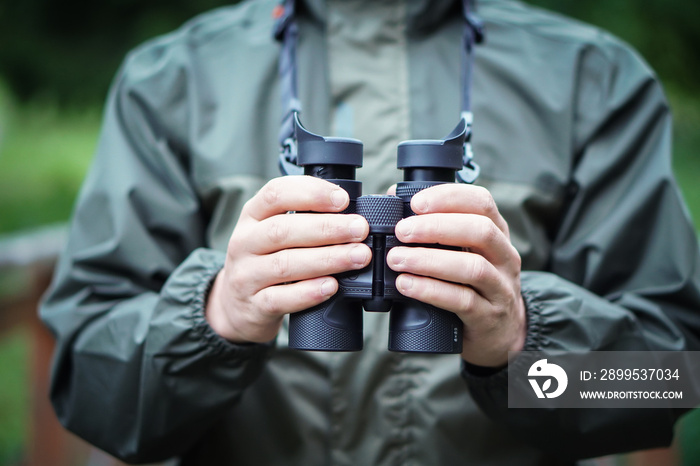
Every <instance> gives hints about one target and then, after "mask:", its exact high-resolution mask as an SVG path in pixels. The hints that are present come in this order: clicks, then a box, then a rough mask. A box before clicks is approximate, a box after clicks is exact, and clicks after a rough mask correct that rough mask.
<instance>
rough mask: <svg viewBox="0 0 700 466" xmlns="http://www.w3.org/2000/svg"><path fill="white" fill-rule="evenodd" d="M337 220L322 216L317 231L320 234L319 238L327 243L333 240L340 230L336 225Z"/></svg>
mask: <svg viewBox="0 0 700 466" xmlns="http://www.w3.org/2000/svg"><path fill="white" fill-rule="evenodd" d="M337 220H338V219H337V218H335V217H334V216H333V215H324V216H323V220H322V221H321V224H320V225H319V231H320V234H321V237H322V238H323V239H324V240H326V241H328V240H331V239H333V238H335V237H336V236H337V235H338V231H339V230H340V228H339V226H338V223H337Z"/></svg>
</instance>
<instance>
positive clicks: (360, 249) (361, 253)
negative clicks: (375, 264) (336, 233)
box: [350, 245, 369, 265]
mask: <svg viewBox="0 0 700 466" xmlns="http://www.w3.org/2000/svg"><path fill="white" fill-rule="evenodd" d="M368 254H369V251H367V248H366V247H364V246H359V245H358V246H355V247H354V248H352V250H351V251H350V260H351V261H352V262H353V264H356V265H365V263H367V259H368Z"/></svg>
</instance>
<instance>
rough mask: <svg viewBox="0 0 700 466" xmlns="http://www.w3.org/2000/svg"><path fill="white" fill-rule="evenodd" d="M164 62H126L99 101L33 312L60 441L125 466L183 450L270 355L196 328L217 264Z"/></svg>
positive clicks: (162, 51) (171, 68)
mask: <svg viewBox="0 0 700 466" xmlns="http://www.w3.org/2000/svg"><path fill="white" fill-rule="evenodd" d="M174 53H175V52H173V50H172V49H171V48H170V49H169V48H166V47H157V46H156V47H151V48H150V49H148V50H142V51H141V52H139V53H136V54H133V55H132V56H131V57H130V58H129V59H128V60H127V64H126V66H125V67H124V69H123V71H122V72H121V73H120V75H119V77H118V78H117V80H116V81H115V83H114V85H113V87H112V90H111V93H110V97H109V100H108V104H107V108H106V113H105V118H104V122H103V129H102V133H101V136H100V140H99V143H98V148H97V153H96V158H95V161H94V164H93V166H92V168H91V171H90V173H89V174H88V177H87V178H86V181H85V183H84V185H83V187H82V190H81V193H80V195H79V199H78V201H77V204H76V208H75V211H74V213H73V220H72V226H71V232H70V238H69V243H68V245H67V248H66V250H65V251H64V253H63V255H62V257H61V258H60V261H59V264H58V266H57V270H56V275H55V278H54V283H53V285H52V287H51V289H50V290H49V292H48V294H47V296H46V297H45V301H44V303H43V305H42V307H41V310H40V313H41V317H42V319H43V320H44V322H45V323H46V324H47V325H48V326H49V328H50V329H51V330H52V332H53V334H54V335H55V336H56V339H57V343H56V350H55V356H54V365H53V371H52V385H51V393H50V396H51V400H52V402H53V405H54V407H55V410H56V413H57V415H58V417H59V419H60V421H61V423H63V424H64V425H65V426H66V427H67V428H68V429H69V430H71V431H73V432H74V433H76V434H77V435H79V436H80V437H83V438H84V439H86V440H88V441H89V442H91V443H93V444H94V445H96V446H98V447H100V448H102V449H104V450H105V451H107V452H109V453H111V454H113V455H115V456H117V457H119V458H121V459H124V460H126V461H130V462H152V461H160V460H164V459H167V458H169V457H172V456H175V455H178V454H180V453H182V452H183V451H185V450H187V449H188V448H189V447H191V445H192V444H193V442H195V441H196V440H197V439H198V438H200V437H201V436H202V435H203V434H204V433H205V431H206V429H207V428H208V427H209V426H210V425H211V424H212V423H213V422H215V421H216V420H217V419H218V416H220V415H221V414H222V413H223V412H225V408H226V407H228V406H231V405H232V404H233V403H235V402H236V401H237V399H238V398H239V397H240V395H241V393H242V391H243V390H244V389H245V388H246V387H247V386H248V385H249V384H250V383H251V382H252V380H254V378H255V377H256V375H257V374H258V373H259V372H260V370H261V368H262V367H263V364H264V362H265V360H266V358H267V357H269V353H270V351H271V350H272V346H273V345H272V344H270V345H256V344H251V345H234V344H231V343H229V342H228V341H226V340H224V339H222V338H220V337H219V336H218V335H217V334H216V333H215V332H214V331H213V330H212V329H211V328H210V327H209V326H208V324H207V322H206V320H205V318H204V306H205V299H206V296H207V291H208V289H209V286H210V284H211V282H212V280H213V278H214V276H215V275H216V273H217V272H218V271H219V270H220V269H221V267H222V266H223V262H224V253H223V252H220V251H214V250H211V249H206V248H204V247H203V245H204V244H205V240H204V234H205V220H206V218H205V217H206V216H205V214H204V213H203V210H202V208H201V205H200V202H199V200H198V197H197V193H196V192H195V190H194V188H193V184H192V183H191V178H190V173H189V164H188V160H187V156H186V154H185V151H183V150H178V147H181V145H179V143H178V141H177V140H176V139H175V138H174V137H171V134H170V132H169V131H168V128H167V125H166V124H165V123H164V121H163V120H162V116H163V115H165V116H168V117H170V118H180V117H181V116H182V115H183V112H182V108H181V107H182V105H184V102H185V101H186V99H187V97H186V95H187V93H186V89H185V86H186V84H187V83H186V72H187V70H186V69H184V67H182V66H179V65H177V64H176V63H177V61H178V57H173V56H168V55H172V54H174Z"/></svg>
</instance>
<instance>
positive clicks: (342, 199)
mask: <svg viewBox="0 0 700 466" xmlns="http://www.w3.org/2000/svg"><path fill="white" fill-rule="evenodd" d="M331 202H332V203H333V205H334V206H336V207H342V206H344V205H345V204H346V203H347V202H348V193H346V192H345V190H344V189H336V190H334V191H333V192H332V193H331Z"/></svg>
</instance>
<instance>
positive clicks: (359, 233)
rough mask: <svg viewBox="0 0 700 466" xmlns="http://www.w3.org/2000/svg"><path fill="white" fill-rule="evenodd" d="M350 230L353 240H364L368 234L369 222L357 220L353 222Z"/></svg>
mask: <svg viewBox="0 0 700 466" xmlns="http://www.w3.org/2000/svg"><path fill="white" fill-rule="evenodd" d="M348 229H349V230H350V234H351V235H352V236H353V238H357V239H362V238H364V237H365V234H366V229H367V221H365V220H364V219H361V218H357V219H355V220H353V221H352V223H351V224H350V226H349V227H348Z"/></svg>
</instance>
